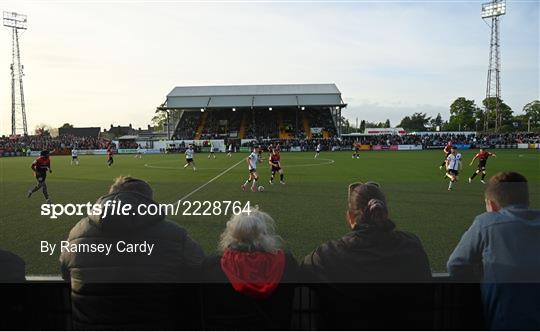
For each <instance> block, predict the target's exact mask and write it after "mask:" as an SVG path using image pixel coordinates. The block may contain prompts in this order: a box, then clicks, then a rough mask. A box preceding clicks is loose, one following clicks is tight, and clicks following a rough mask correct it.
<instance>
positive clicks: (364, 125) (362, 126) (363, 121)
mask: <svg viewBox="0 0 540 332" xmlns="http://www.w3.org/2000/svg"><path fill="white" fill-rule="evenodd" d="M365 130H366V120H362V121H360V129H359V130H358V131H359V132H361V133H363V132H364V131H365Z"/></svg>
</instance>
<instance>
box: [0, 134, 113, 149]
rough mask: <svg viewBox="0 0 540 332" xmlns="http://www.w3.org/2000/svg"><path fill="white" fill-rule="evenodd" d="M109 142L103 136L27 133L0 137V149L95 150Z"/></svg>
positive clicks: (104, 147)
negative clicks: (54, 135) (27, 134)
mask: <svg viewBox="0 0 540 332" xmlns="http://www.w3.org/2000/svg"><path fill="white" fill-rule="evenodd" d="M110 144H111V140H109V139H108V138H104V137H78V136H73V135H60V136H57V137H52V136H50V135H29V136H17V137H15V138H11V137H7V136H2V137H0V150H3V151H7V152H26V151H27V150H31V151H40V150H49V151H52V150H55V149H71V148H77V149H79V150H95V149H106V148H107V147H108V146H109V145H110Z"/></svg>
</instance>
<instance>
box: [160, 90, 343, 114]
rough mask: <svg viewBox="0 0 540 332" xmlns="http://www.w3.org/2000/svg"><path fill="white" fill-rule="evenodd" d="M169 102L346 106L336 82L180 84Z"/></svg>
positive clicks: (181, 104) (185, 105)
mask: <svg viewBox="0 0 540 332" xmlns="http://www.w3.org/2000/svg"><path fill="white" fill-rule="evenodd" d="M166 105H167V108H184V109H189V108H222V107H271V106H275V107H279V106H284V107H291V106H294V107H298V106H340V107H345V106H346V104H345V103H344V102H343V100H342V99H341V92H340V91H339V90H338V88H337V86H336V85H335V84H269V85H220V86H179V87H175V88H174V89H173V90H172V91H171V92H170V93H169V94H168V95H167V101H166Z"/></svg>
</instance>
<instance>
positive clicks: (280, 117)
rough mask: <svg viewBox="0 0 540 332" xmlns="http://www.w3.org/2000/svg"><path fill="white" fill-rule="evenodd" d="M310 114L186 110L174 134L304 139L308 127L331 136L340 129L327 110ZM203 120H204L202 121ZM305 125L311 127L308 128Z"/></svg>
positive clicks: (180, 135)
mask: <svg viewBox="0 0 540 332" xmlns="http://www.w3.org/2000/svg"><path fill="white" fill-rule="evenodd" d="M306 113H308V114H309V117H308V118H306V119H304V118H302V114H300V113H299V114H298V118H297V114H296V111H295V110H288V109H274V110H272V111H270V110H267V109H255V110H249V109H244V110H236V111H235V112H233V111H232V109H227V110H206V111H205V112H204V113H202V112H199V111H185V112H184V113H183V115H182V118H181V119H180V121H179V123H178V125H177V127H176V129H175V132H174V135H173V137H175V138H177V139H223V138H246V139H247V138H253V139H261V138H263V139H273V138H281V139H296V138H300V139H305V138H307V137H308V136H309V134H310V133H309V131H307V129H308V128H309V126H311V127H320V128H324V130H325V131H327V132H328V134H329V135H330V136H335V135H336V134H337V129H336V127H335V124H334V122H333V120H332V116H331V114H330V111H328V110H327V109H314V110H310V111H309V112H307V111H306ZM203 120H204V121H203ZM306 125H307V126H308V127H307V128H306Z"/></svg>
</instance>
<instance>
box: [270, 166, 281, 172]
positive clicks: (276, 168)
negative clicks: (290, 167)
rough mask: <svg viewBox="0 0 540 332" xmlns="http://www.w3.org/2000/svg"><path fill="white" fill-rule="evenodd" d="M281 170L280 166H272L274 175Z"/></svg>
mask: <svg viewBox="0 0 540 332" xmlns="http://www.w3.org/2000/svg"><path fill="white" fill-rule="evenodd" d="M280 169H281V167H279V166H272V173H276V172H279V170H280Z"/></svg>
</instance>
